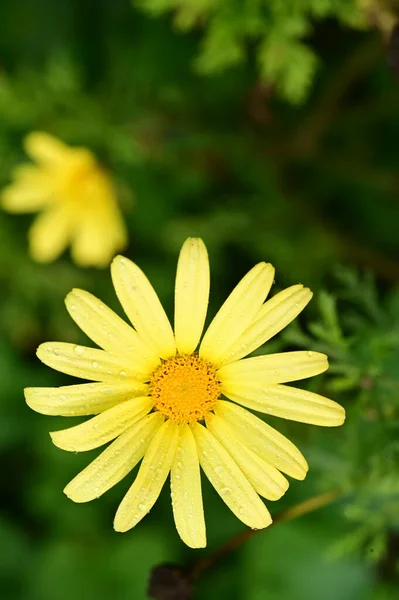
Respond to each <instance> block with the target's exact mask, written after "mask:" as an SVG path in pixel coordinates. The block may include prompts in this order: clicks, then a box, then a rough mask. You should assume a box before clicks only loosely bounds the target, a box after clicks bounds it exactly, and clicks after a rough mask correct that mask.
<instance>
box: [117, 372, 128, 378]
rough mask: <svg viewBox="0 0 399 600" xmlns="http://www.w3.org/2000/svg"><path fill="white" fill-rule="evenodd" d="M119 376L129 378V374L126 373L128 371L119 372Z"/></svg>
mask: <svg viewBox="0 0 399 600" xmlns="http://www.w3.org/2000/svg"><path fill="white" fill-rule="evenodd" d="M119 375H120V376H121V377H127V373H126V371H119Z"/></svg>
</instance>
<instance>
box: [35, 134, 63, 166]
mask: <svg viewBox="0 0 399 600" xmlns="http://www.w3.org/2000/svg"><path fill="white" fill-rule="evenodd" d="M24 147H25V151H26V152H27V154H29V156H30V157H31V158H33V160H36V161H37V162H38V163H41V164H43V165H45V166H57V165H59V164H60V163H63V162H64V161H65V159H68V158H69V156H70V153H71V148H69V147H68V146H67V145H66V144H64V143H63V142H62V141H61V140H59V139H58V138H56V137H54V136H53V135H50V134H49V133H46V132H44V131H32V133H29V134H28V135H27V136H25V138H24Z"/></svg>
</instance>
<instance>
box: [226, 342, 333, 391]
mask: <svg viewBox="0 0 399 600" xmlns="http://www.w3.org/2000/svg"><path fill="white" fill-rule="evenodd" d="M327 369H328V360H327V356H326V355H325V354H321V353H320V352H281V353H279V354H268V355H267V356H254V357H253V358H246V359H244V360H239V361H237V362H234V363H230V364H228V365H225V366H224V367H222V368H221V369H219V371H218V379H219V380H220V381H221V383H222V392H223V393H224V394H226V396H229V398H230V393H233V394H234V393H235V391H236V389H237V388H240V389H241V388H245V389H246V388H249V389H250V390H260V389H261V388H262V387H264V386H268V385H270V384H273V383H286V382H287V381H298V380H299V379H305V378H306V377H313V376H314V375H319V373H323V371H326V370H327Z"/></svg>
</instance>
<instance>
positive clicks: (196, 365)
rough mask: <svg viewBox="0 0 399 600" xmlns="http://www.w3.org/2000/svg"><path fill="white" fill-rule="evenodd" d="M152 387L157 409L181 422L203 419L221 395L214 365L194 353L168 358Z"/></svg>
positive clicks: (155, 375) (152, 377)
mask: <svg viewBox="0 0 399 600" xmlns="http://www.w3.org/2000/svg"><path fill="white" fill-rule="evenodd" d="M150 387H151V395H152V397H153V398H154V400H155V408H156V410H159V412H161V413H162V414H164V415H165V416H166V417H168V418H169V419H172V421H177V422H178V423H194V422H195V421H200V420H201V419H204V418H205V416H206V415H207V414H208V413H209V411H211V410H212V408H213V407H214V405H215V402H216V400H217V399H218V398H219V396H220V382H219V381H218V379H217V377H216V369H215V367H214V366H213V365H212V364H211V363H208V362H206V361H205V360H202V358H200V357H199V356H197V355H195V354H191V355H185V356H174V357H173V358H169V359H167V360H165V361H164V362H163V363H162V364H161V365H160V366H159V367H158V368H157V369H156V371H154V373H153V374H152V375H151V378H150Z"/></svg>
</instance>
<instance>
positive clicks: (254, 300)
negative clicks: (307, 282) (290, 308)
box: [199, 263, 274, 365]
mask: <svg viewBox="0 0 399 600" xmlns="http://www.w3.org/2000/svg"><path fill="white" fill-rule="evenodd" d="M273 279H274V269H273V267H272V265H270V264H266V263H259V264H258V265H256V266H255V267H254V268H253V269H251V270H250V271H249V273H247V274H246V275H245V277H243V279H242V280H241V281H240V283H239V284H238V285H237V286H236V287H235V288H234V290H233V291H232V292H231V294H230V296H229V297H228V298H227V300H226V301H225V303H224V304H223V306H222V307H221V309H220V310H219V312H218V313H217V315H216V316H215V318H214V319H213V321H212V322H211V324H210V326H209V328H208V330H207V332H206V333H205V335H204V339H203V340H202V343H201V346H200V351H199V353H200V356H201V357H202V358H204V359H205V360H209V361H210V362H212V363H213V364H215V365H217V364H220V363H221V362H222V361H223V357H224V354H225V353H226V350H228V349H229V348H230V347H231V346H232V345H233V344H235V343H236V342H237V340H238V339H239V338H240V336H241V334H242V333H243V332H244V331H245V330H246V329H247V328H248V327H249V326H250V324H251V323H252V322H253V320H254V318H255V315H256V314H257V313H258V312H259V309H260V307H261V306H262V304H263V302H264V300H265V298H266V296H267V294H268V293H269V290H270V288H271V285H272V283H273Z"/></svg>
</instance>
